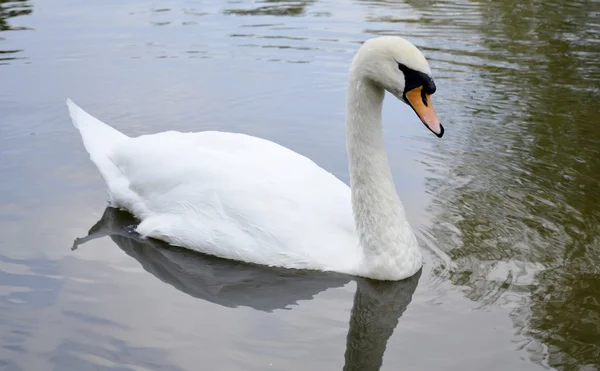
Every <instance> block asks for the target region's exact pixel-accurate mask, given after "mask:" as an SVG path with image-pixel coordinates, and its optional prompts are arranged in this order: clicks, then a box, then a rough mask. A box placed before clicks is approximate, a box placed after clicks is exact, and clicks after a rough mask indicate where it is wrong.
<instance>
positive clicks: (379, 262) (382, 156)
mask: <svg viewBox="0 0 600 371" xmlns="http://www.w3.org/2000/svg"><path fill="white" fill-rule="evenodd" d="M355 71H356V69H353V70H352V73H351V77H350V82H349V85H348V98H347V102H346V142H347V147H348V148H347V149H348V162H349V170H350V188H351V194H352V210H353V213H354V218H355V224H356V229H357V231H358V235H359V239H360V243H361V246H362V248H363V251H364V254H365V262H366V264H371V266H368V267H366V268H367V269H368V270H369V271H371V272H377V274H379V275H380V276H379V277H372V278H381V279H403V278H405V277H406V275H410V274H413V272H415V271H416V270H417V269H419V267H420V266H421V261H422V258H421V253H420V251H419V249H418V246H417V243H416V239H415V238H414V235H413V233H412V230H411V228H410V226H409V224H408V222H407V220H406V218H405V216H404V208H403V207H402V203H401V202H400V199H399V197H398V194H397V193H396V187H395V185H394V181H393V179H392V174H391V171H390V166H389V164H388V158H387V154H386V151H385V144H384V141H383V131H382V125H381V112H382V107H383V97H384V90H383V89H382V88H381V87H379V86H377V85H376V84H375V83H373V82H372V81H370V80H367V79H365V78H359V77H356V76H354V74H355ZM399 273H401V274H403V275H402V276H399V275H398V274H399Z"/></svg>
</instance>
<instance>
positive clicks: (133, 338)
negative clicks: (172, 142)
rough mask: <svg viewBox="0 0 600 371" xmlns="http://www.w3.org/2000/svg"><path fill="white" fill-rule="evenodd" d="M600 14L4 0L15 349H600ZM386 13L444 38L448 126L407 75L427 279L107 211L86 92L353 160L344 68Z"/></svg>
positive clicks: (589, 5) (402, 189) (181, 120)
mask: <svg viewBox="0 0 600 371" xmlns="http://www.w3.org/2000/svg"><path fill="white" fill-rule="evenodd" d="M599 15H600V7H598V3H597V2H594V1H583V0H579V1H572V2H569V3H566V2H560V1H558V0H551V1H524V2H523V1H508V0H502V1H494V2H491V1H478V0H475V1H470V2H467V1H457V0H454V1H450V0H447V1H441V2H431V1H426V2H423V1H413V0H410V1H406V2H392V1H354V2H349V1H346V2H342V3H340V2H334V1H285V2H284V1H275V0H267V1H257V2H251V1H247V0H241V1H228V2H217V1H212V0H209V1H206V2H203V3H198V2H192V1H184V0H173V1H152V2H142V1H130V2H119V1H114V0H112V1H104V2H99V1H87V2H75V1H68V0H52V1H44V2H42V1H39V2H37V1H35V2H34V1H5V0H3V1H0V159H1V160H0V179H1V182H0V298H1V299H0V334H1V336H0V369H2V370H11V371H13V370H81V371H83V370H136V371H138V370H196V369H207V370H212V369H224V370H306V369H319V370H335V369H343V368H344V367H345V369H347V370H377V369H380V368H381V369H382V370H398V369H401V370H541V369H548V368H550V369H556V370H585V371H587V370H597V369H599V368H600V294H599V293H600V268H599V267H600V207H599V203H600V187H599V185H600V182H599V181H600V127H599V126H598V117H599V116H600V115H599V114H600V110H599V108H598V107H599V104H600V98H599V97H600V92H599V89H600V88H599V87H600V65H599V63H598V60H599V57H600V43H599V41H598V40H599V39H600V38H599V36H600V22H599V19H600V18H599ZM383 34H398V35H403V36H405V37H407V38H409V39H410V40H411V41H412V42H413V43H415V44H416V45H417V46H418V47H419V48H420V49H421V50H422V51H423V52H424V53H425V55H426V57H427V58H428V59H429V61H430V64H431V66H432V69H433V70H434V75H435V78H436V83H437V85H438V91H437V92H436V94H435V95H434V96H433V101H434V105H435V107H436V110H437V111H438V115H439V116H440V118H441V119H442V120H443V122H444V126H445V127H446V130H447V131H446V135H445V136H444V138H443V139H441V140H440V139H437V138H435V136H433V135H432V134H431V133H429V132H428V131H427V130H426V129H425V128H424V127H423V126H422V125H421V124H420V123H419V122H418V119H417V118H416V117H414V114H413V113H412V112H411V111H410V109H409V108H408V107H406V106H404V105H403V104H401V103H399V102H396V101H394V99H393V98H392V97H391V96H388V97H387V99H386V102H385V105H384V122H385V124H384V125H385V131H386V133H385V134H386V142H387V146H388V150H389V152H390V158H391V162H392V168H393V169H392V170H393V172H394V175H395V177H396V183H397V188H398V192H399V194H400V197H401V198H402V200H403V201H404V203H405V206H406V210H407V213H408V215H409V221H410V222H411V224H412V225H413V226H414V229H415V231H416V233H417V235H418V238H419V240H420V242H421V245H422V247H423V250H424V254H425V258H426V264H425V266H424V268H423V270H422V272H421V273H420V274H419V275H417V276H415V277H413V278H412V279H410V280H406V281H404V282H400V283H393V284H383V283H374V282H370V281H366V280H360V279H358V280H357V279H354V278H352V277H346V276H340V275H334V274H315V273H312V274H298V273H290V272H288V271H285V270H268V269H262V268H257V267H251V266H247V265H243V264H236V263H228V262H224V261H222V260H219V259H214V258H209V257H206V256H202V255H198V254H192V253H189V252H187V251H185V250H178V249H168V248H165V247H164V246H162V245H157V244H149V243H147V242H146V243H144V242H140V241H135V240H131V239H128V238H127V237H126V236H119V235H114V236H112V237H107V236H104V237H103V234H106V232H107V231H110V230H113V231H119V230H120V229H119V228H120V227H121V226H122V225H123V223H127V222H129V221H130V220H129V218H130V216H129V215H127V214H122V213H114V212H111V210H106V212H105V209H104V208H105V206H106V203H105V200H106V194H105V191H104V188H103V182H102V180H101V178H100V176H99V175H98V174H97V172H96V170H95V168H94V167H93V165H92V164H91V163H90V162H89V160H88V158H87V155H86V154H85V152H84V150H83V146H82V145H81V142H80V139H79V137H78V134H77V133H76V131H75V130H74V129H73V127H72V126H71V124H70V121H69V119H68V116H67V110H66V107H65V105H64V100H65V98H66V97H71V98H72V99H73V100H74V101H75V102H76V103H78V104H80V105H81V106H82V107H84V108H85V109H86V110H89V111H90V112H91V113H92V114H94V115H96V116H97V117H99V118H101V119H103V120H105V121H106V122H109V123H111V124H112V125H114V126H115V127H117V128H119V129H120V130H122V131H124V132H126V133H127V134H130V135H136V134H141V133H150V132H156V131H161V130H168V129H175V130H204V129H218V130H231V131H239V132H245V133H249V134H253V135H258V136H261V137H264V138H268V139H271V140H275V141H277V142H279V143H281V144H283V145H285V146H287V147H290V148H291V149H293V150H295V151H298V152H301V153H303V154H305V155H307V156H309V157H311V158H312V159H314V160H315V161H316V162H317V163H319V164H320V165H321V166H322V167H324V168H325V169H327V170H329V171H332V172H333V173H334V174H336V175H337V176H338V177H340V178H341V179H342V180H344V181H347V180H348V174H347V162H346V157H345V143H344V121H343V120H344V117H343V111H344V98H345V84H346V78H347V69H348V66H349V63H350V60H351V58H352V55H353V53H354V52H355V50H356V48H357V47H358V46H359V45H360V42H361V41H363V40H365V39H366V38H368V37H372V36H374V35H383ZM92 227H93V228H92ZM90 229H92V231H91V232H92V236H91V237H90V238H89V241H88V242H86V243H85V244H83V245H81V246H80V247H79V248H78V249H76V250H74V251H71V249H70V248H71V246H72V244H73V240H74V239H75V238H78V237H83V236H86V235H87V234H88V230H90Z"/></svg>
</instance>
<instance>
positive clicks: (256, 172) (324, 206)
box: [111, 132, 360, 270]
mask: <svg viewBox="0 0 600 371" xmlns="http://www.w3.org/2000/svg"><path fill="white" fill-rule="evenodd" d="M111 157H112V159H113V161H114V163H115V164H116V165H117V166H118V167H119V169H121V171H122V172H123V174H125V176H126V177H127V179H128V180H129V187H128V188H127V189H125V190H121V189H119V190H117V193H118V194H114V195H113V199H115V200H122V201H124V202H123V205H122V206H124V207H125V208H127V209H129V210H134V212H135V213H136V214H137V215H141V216H142V219H143V220H144V221H143V222H142V224H141V225H140V226H139V228H138V231H139V232H140V233H142V234H144V235H148V236H150V237H156V238H159V239H163V240H167V242H170V243H172V244H174V245H180V246H186V247H190V246H193V247H194V248H195V249H197V250H199V251H202V252H207V253H212V254H214V255H217V256H222V257H226V258H231V259H236V260H242V261H248V262H254V263H259V264H265V265H283V266H286V267H295V268H313V269H314V268H317V267H316V265H317V266H321V267H322V268H323V269H325V270H330V269H332V268H336V267H335V266H334V265H336V264H347V263H344V262H343V261H344V257H343V256H341V257H340V250H341V253H342V254H343V255H351V256H352V258H351V259H349V260H352V263H351V264H355V263H354V260H356V257H357V253H360V249H359V245H358V241H357V240H356V238H355V232H354V221H353V219H352V211H351V203H350V190H349V188H348V187H347V186H346V185H345V184H344V183H342V182H341V181H340V180H338V179H337V178H335V177H334V176H333V175H332V174H330V173H328V172H326V171H324V170H323V169H321V168H320V167H318V166H317V165H316V164H315V163H314V162H312V161H311V160H310V159H308V158H306V157H304V156H301V155H299V154H297V153H295V152H293V151H291V150H289V149H287V148H285V147H282V146H280V145H278V144H275V143H273V142H270V141H267V140H264V139H260V138H256V137H252V136H248V135H244V134H234V133H223V132H202V133H185V134H184V133H179V132H165V133H160V134H155V135H147V136H141V137H138V138H135V139H132V140H130V141H128V142H127V144H126V145H123V146H121V147H119V148H118V149H117V150H116V151H115V152H114V153H113V155H112V156H111Z"/></svg>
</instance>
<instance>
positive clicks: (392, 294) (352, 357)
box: [344, 270, 421, 371]
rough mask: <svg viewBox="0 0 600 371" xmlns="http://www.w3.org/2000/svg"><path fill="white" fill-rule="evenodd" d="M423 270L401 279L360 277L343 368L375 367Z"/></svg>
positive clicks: (370, 370)
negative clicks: (392, 280)
mask: <svg viewBox="0 0 600 371" xmlns="http://www.w3.org/2000/svg"><path fill="white" fill-rule="evenodd" d="M420 276H421V270H419V272H417V274H415V275H413V276H412V277H410V278H408V279H406V280H404V281H400V282H390V281H387V282H386V281H370V280H359V281H357V287H356V294H355V295H354V305H353V307H352V314H351V316H350V328H349V330H348V337H347V338H346V354H345V365H344V371H376V370H379V369H380V368H381V365H382V363H383V354H384V352H385V348H386V346H387V342H388V340H389V338H390V337H391V336H392V334H393V333H394V329H395V328H396V325H397V324H398V320H399V319H400V317H401V316H402V314H403V313H404V311H405V310H406V308H407V307H408V304H409V303H410V302H411V300H412V295H413V293H414V291H415V289H416V287H417V283H418V281H419V278H420Z"/></svg>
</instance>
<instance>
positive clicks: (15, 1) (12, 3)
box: [0, 0, 33, 31]
mask: <svg viewBox="0 0 600 371" xmlns="http://www.w3.org/2000/svg"><path fill="white" fill-rule="evenodd" d="M32 11H33V10H32V5H31V4H29V1H28V0H0V31H9V30H19V29H23V28H21V27H11V26H10V25H9V24H8V19H9V18H13V17H19V16H22V15H28V14H31V12H32Z"/></svg>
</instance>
